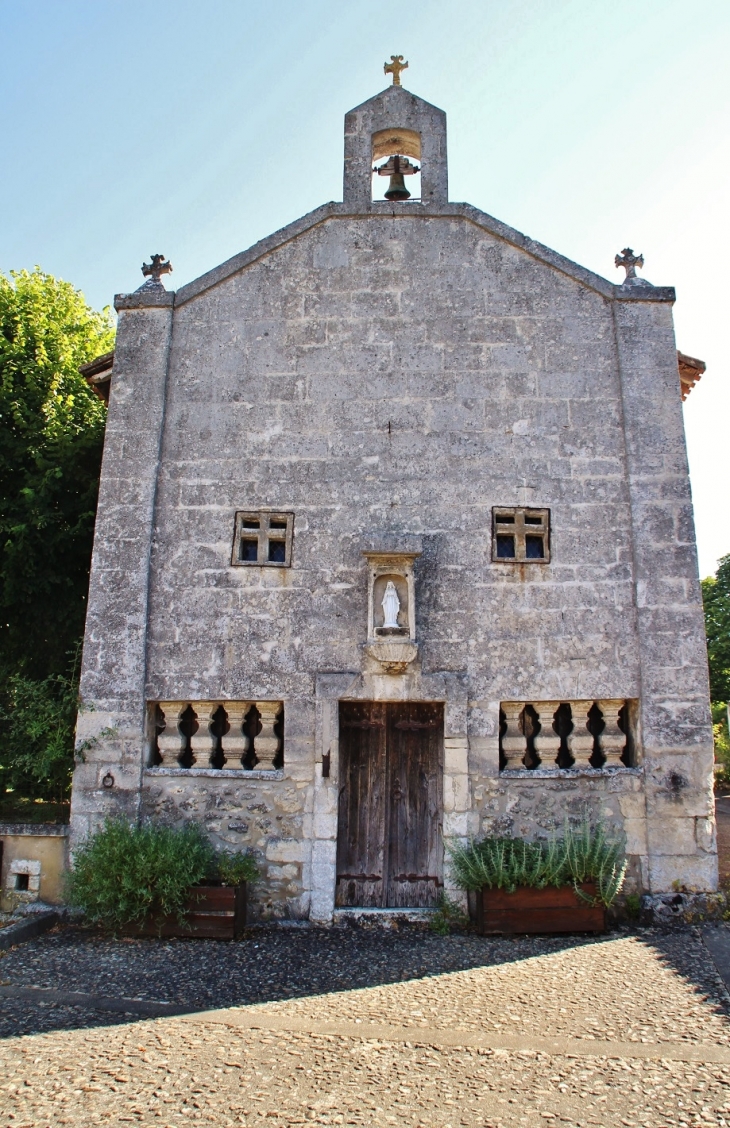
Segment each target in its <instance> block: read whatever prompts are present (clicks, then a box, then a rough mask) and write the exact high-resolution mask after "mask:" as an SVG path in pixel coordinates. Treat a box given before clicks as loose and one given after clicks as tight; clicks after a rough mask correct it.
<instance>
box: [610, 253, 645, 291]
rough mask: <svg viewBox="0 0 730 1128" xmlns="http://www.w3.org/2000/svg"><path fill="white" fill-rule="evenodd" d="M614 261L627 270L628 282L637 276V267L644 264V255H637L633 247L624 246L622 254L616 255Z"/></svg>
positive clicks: (626, 279) (625, 279)
mask: <svg viewBox="0 0 730 1128" xmlns="http://www.w3.org/2000/svg"><path fill="white" fill-rule="evenodd" d="M613 261H614V262H615V264H616V266H622V267H623V268H624V270H625V271H626V277H625V278H624V283H626V282H628V280H629V279H630V278H636V268H637V266H643V265H644V256H643V255H635V254H634V252H633V251H632V249H631V247H624V249H623V250H622V252H621V254H620V255H616V258H615V259H614V260H613Z"/></svg>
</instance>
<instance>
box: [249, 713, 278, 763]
mask: <svg viewBox="0 0 730 1128" xmlns="http://www.w3.org/2000/svg"><path fill="white" fill-rule="evenodd" d="M256 708H257V709H258V711H259V713H260V715H261V732H260V733H259V735H258V736H256V737H254V751H255V752H256V757H257V759H258V763H257V765H256V768H257V770H258V771H261V772H271V771H273V770H274V760H275V758H276V753H277V752H278V751H279V737H278V736H277V735H276V733H275V732H274V725H275V724H276V721H277V718H278V716H279V713H280V712H281V702H280V701H257V702H256Z"/></svg>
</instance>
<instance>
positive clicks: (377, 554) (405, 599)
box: [364, 550, 420, 674]
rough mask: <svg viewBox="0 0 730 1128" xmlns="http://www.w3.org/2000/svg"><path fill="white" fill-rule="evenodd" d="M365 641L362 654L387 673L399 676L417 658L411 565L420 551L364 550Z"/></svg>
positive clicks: (413, 585)
mask: <svg viewBox="0 0 730 1128" xmlns="http://www.w3.org/2000/svg"><path fill="white" fill-rule="evenodd" d="M364 555H365V556H366V558H367V561H368V572H369V578H368V641H367V644H366V646H365V652H366V654H367V656H368V657H369V658H370V659H375V661H376V662H377V663H378V665H379V666H380V668H381V669H382V670H384V671H385V673H388V674H403V673H405V671H406V669H407V668H408V666H409V665H410V664H411V663H412V662H413V661H414V660H415V659H416V657H417V655H418V644H417V642H416V619H415V584H414V576H413V564H414V561H415V560H416V558H417V557H418V556H419V555H420V552H394V551H389V552H385V551H375V550H370V551H366V552H365V553H364Z"/></svg>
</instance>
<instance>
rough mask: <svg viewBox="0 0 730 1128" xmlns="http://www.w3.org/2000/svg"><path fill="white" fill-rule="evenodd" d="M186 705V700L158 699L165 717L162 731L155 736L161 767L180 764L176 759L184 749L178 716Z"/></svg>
mask: <svg viewBox="0 0 730 1128" xmlns="http://www.w3.org/2000/svg"><path fill="white" fill-rule="evenodd" d="M187 707H188V703H187V701H160V709H161V710H162V714H163V716H164V718H165V728H164V731H163V732H161V733H160V734H159V736H158V737H157V747H158V748H159V750H160V756H161V757H162V763H161V764H160V767H161V768H177V767H179V766H180V765H179V763H178V761H179V759H180V756H181V755H182V753H183V752H184V751H185V737H184V736H183V734H182V733H181V732H180V718H181V716H182V714H183V713H184V712H185V710H186V709H187Z"/></svg>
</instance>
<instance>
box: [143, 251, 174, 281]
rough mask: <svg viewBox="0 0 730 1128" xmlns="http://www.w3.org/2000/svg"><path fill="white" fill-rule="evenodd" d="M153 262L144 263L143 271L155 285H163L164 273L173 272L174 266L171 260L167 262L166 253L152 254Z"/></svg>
mask: <svg viewBox="0 0 730 1128" xmlns="http://www.w3.org/2000/svg"><path fill="white" fill-rule="evenodd" d="M150 258H151V259H152V262H151V263H148V262H143V263H142V273H143V274H144V276H145V278H147V279H149V280H151V281H152V282H153V283H154V284H155V285H157V286H161V285H162V282H161V278H162V275H163V274H172V266H171V265H170V263H169V261H167V262H165V256H164V255H150Z"/></svg>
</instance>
